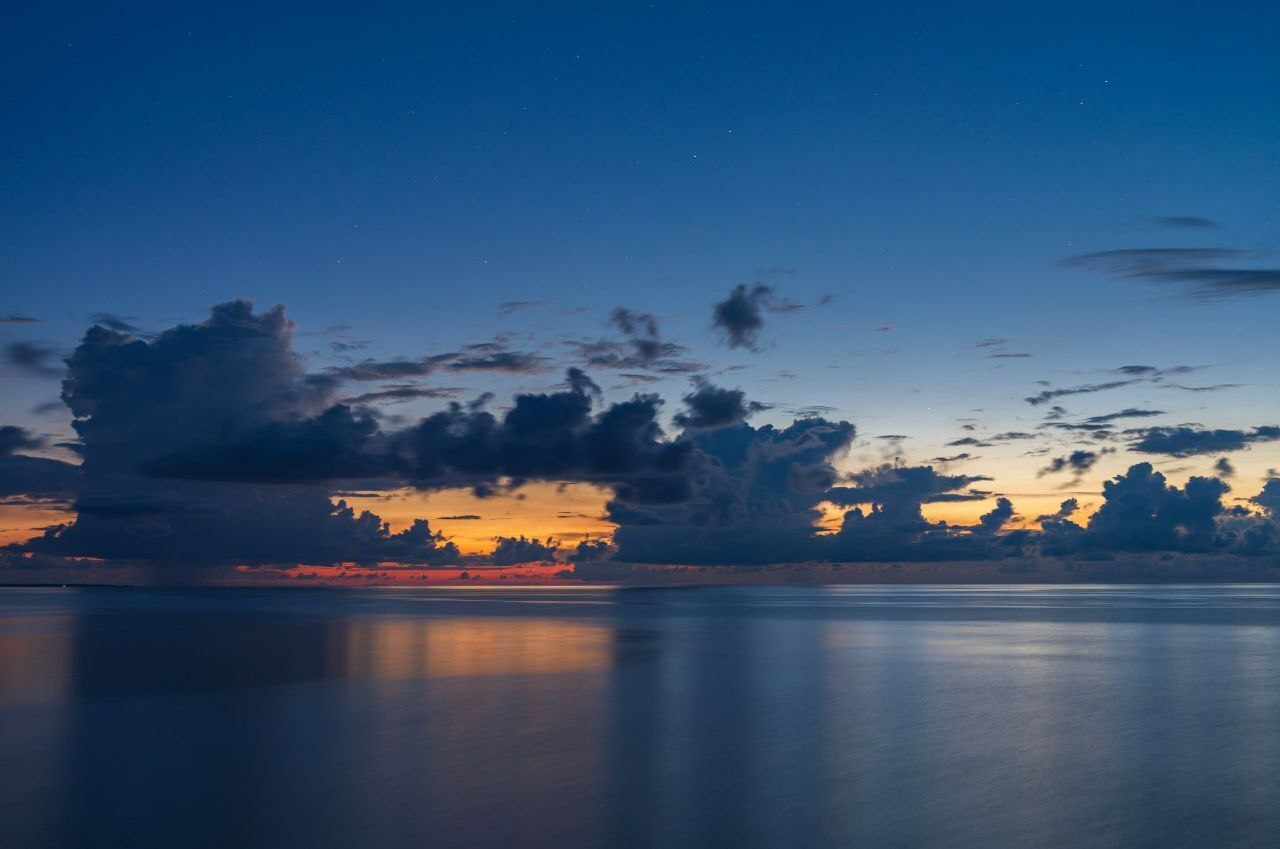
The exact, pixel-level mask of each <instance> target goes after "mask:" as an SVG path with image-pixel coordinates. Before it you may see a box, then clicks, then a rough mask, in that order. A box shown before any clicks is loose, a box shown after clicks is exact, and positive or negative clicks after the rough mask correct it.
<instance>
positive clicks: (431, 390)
mask: <svg viewBox="0 0 1280 849" xmlns="http://www.w3.org/2000/svg"><path fill="white" fill-rule="evenodd" d="M461 391H462V390H461V389H459V388H457V387H452V386H417V385H414V384H407V385H399V386H388V387H385V388H383V389H378V390H375V391H373V392H364V393H361V394H360V395H353V396H351V397H349V398H343V399H342V403H343V404H351V405H357V406H358V405H360V404H372V403H376V402H387V403H392V404H395V403H402V402H404V401H415V400H418V399H421V398H436V399H438V398H455V397H457V395H458V394H459V393H460V392H461Z"/></svg>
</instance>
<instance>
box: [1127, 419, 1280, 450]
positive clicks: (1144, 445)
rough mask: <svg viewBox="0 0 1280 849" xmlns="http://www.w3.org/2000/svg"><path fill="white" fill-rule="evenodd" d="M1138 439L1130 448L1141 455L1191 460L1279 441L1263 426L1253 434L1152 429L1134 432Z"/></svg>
mask: <svg viewBox="0 0 1280 849" xmlns="http://www.w3.org/2000/svg"><path fill="white" fill-rule="evenodd" d="M1134 433H1135V435H1136V436H1137V437H1138V438H1137V440H1136V441H1135V442H1134V443H1133V445H1132V446H1130V447H1131V449H1132V450H1134V451H1139V452H1142V453H1143V454H1168V455H1169V456H1170V457H1191V456H1193V455H1196V454H1219V453H1225V452H1228V451H1241V450H1243V449H1245V448H1248V447H1249V446H1250V445H1252V444H1254V443H1255V442H1274V441H1276V440H1278V439H1280V427H1276V426H1274V425H1267V426H1263V427H1255V428H1254V429H1253V430H1224V429H1216V430H1209V429H1204V428H1199V427H1192V426H1189V425H1179V426H1177V427H1152V428H1146V429H1140V430H1137V431H1134Z"/></svg>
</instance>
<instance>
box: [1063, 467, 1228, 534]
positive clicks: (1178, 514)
mask: <svg viewBox="0 0 1280 849" xmlns="http://www.w3.org/2000/svg"><path fill="white" fill-rule="evenodd" d="M1228 491H1230V487H1228V486H1227V485H1226V484H1225V483H1223V482H1222V481H1219V480H1216V479H1214V478H1201V477H1193V478H1191V479H1190V480H1188V481H1187V485H1186V487H1185V488H1183V489H1181V490H1180V489H1178V488H1177V487H1174V486H1170V485H1168V484H1167V483H1166V482H1165V478H1164V475H1162V474H1160V473H1159V472H1157V471H1154V470H1153V469H1152V467H1151V464H1150V463H1138V464H1136V465H1134V466H1131V467H1130V468H1129V470H1128V471H1127V472H1125V474H1123V475H1118V476H1117V477H1115V478H1113V479H1111V480H1109V481H1107V482H1106V483H1104V484H1103V488H1102V497H1103V503H1102V506H1101V507H1100V508H1099V510H1098V512H1097V513H1095V514H1094V515H1093V517H1092V518H1091V519H1090V520H1089V526H1088V528H1087V530H1086V531H1085V533H1084V538H1083V543H1084V544H1085V545H1086V546H1088V547H1093V548H1101V549H1107V550H1113V551H1208V550H1212V549H1213V548H1215V547H1217V546H1218V540H1217V534H1216V525H1215V522H1214V519H1215V518H1216V517H1217V516H1219V515H1220V514H1221V513H1222V512H1223V506H1222V496H1223V495H1225V494H1226V493H1227V492H1228Z"/></svg>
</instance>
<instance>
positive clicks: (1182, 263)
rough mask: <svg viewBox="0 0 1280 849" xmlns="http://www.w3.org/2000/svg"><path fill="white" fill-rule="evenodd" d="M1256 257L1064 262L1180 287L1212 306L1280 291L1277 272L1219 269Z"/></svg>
mask: <svg viewBox="0 0 1280 849" xmlns="http://www.w3.org/2000/svg"><path fill="white" fill-rule="evenodd" d="M1255 256H1256V254H1254V253H1253V252H1251V251H1244V250H1237V249H1234V248H1129V249H1125V250H1112V251H1099V252H1097V253H1089V254H1080V255H1078V256H1074V257H1070V258H1068V259H1066V260H1064V261H1063V262H1064V264H1065V265H1067V266H1071V267H1076V268H1084V269H1088V270H1091V271H1098V272H1102V273H1105V274H1110V275H1113V276H1116V277H1122V278H1127V279H1132V280H1142V281H1146V282H1151V283H1160V284H1166V285H1176V286H1180V287H1181V288H1182V289H1183V291H1184V293H1185V294H1186V295H1187V297H1190V298H1193V299H1195V300H1200V301H1215V300H1223V299H1226V298H1233V297H1238V296H1242V295H1258V294H1264V293H1268V292H1274V291H1276V290H1277V289H1280V269H1276V268H1232V267H1228V266H1225V265H1222V264H1220V263H1224V262H1243V261H1247V260H1250V259H1253V258H1254V257H1255Z"/></svg>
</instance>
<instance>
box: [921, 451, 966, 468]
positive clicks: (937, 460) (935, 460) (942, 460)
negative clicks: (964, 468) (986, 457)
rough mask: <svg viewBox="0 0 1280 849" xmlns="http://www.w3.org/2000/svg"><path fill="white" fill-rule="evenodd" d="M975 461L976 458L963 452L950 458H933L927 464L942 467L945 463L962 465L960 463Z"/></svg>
mask: <svg viewBox="0 0 1280 849" xmlns="http://www.w3.org/2000/svg"><path fill="white" fill-rule="evenodd" d="M976 459H977V458H976V457H974V456H973V455H972V454H970V453H969V452H967V451H965V452H963V453H961V454H955V455H953V456H951V457H934V458H933V459H932V460H930V461H929V462H931V463H939V464H944V465H945V464H946V463H962V462H964V461H965V460H976Z"/></svg>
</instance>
